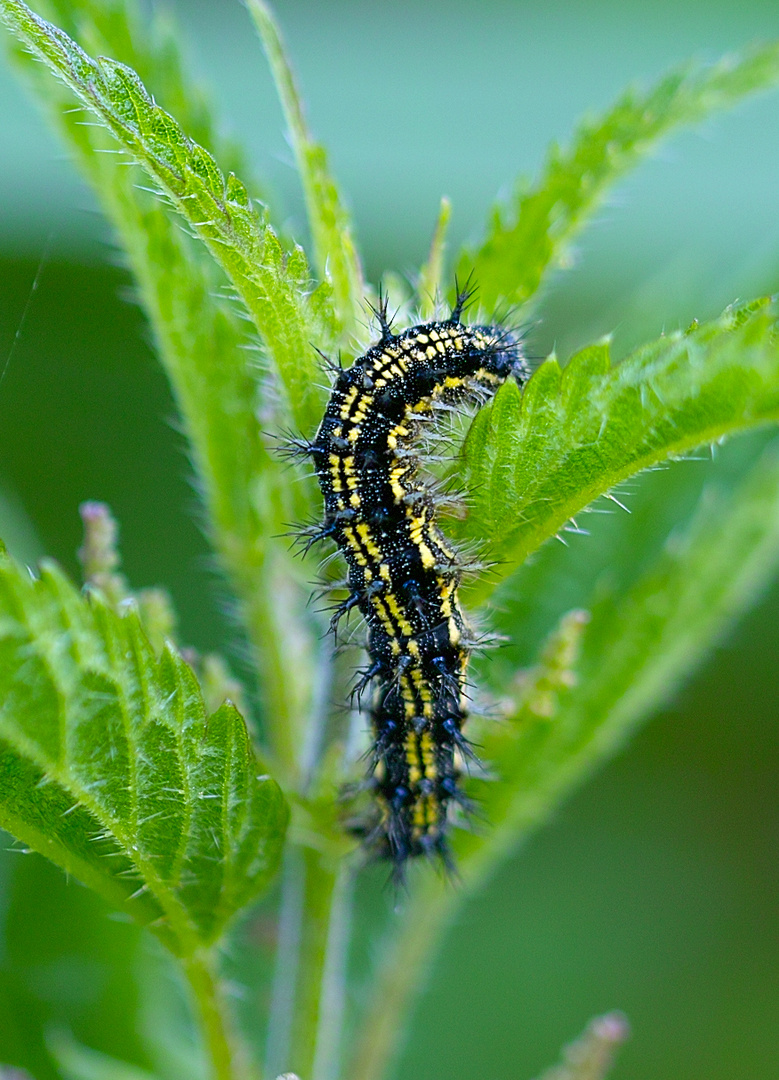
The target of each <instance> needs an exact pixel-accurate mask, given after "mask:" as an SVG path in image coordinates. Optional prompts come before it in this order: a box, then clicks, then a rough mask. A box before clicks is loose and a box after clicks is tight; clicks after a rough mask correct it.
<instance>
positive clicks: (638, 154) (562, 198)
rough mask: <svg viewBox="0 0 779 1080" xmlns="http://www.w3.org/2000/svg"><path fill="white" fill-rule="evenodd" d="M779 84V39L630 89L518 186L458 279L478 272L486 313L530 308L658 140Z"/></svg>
mask: <svg viewBox="0 0 779 1080" xmlns="http://www.w3.org/2000/svg"><path fill="white" fill-rule="evenodd" d="M777 81H779V42H776V41H771V42H768V43H767V44H765V45H760V46H758V47H756V48H753V49H751V50H748V51H746V52H744V53H742V54H740V55H736V56H734V57H726V58H725V59H724V60H721V61H720V62H719V63H718V64H716V65H714V66H712V67H709V68H703V69H693V70H690V69H689V68H684V69H682V70H681V71H677V72H672V73H671V74H670V75H667V76H665V77H664V78H663V79H661V81H660V82H659V83H657V84H656V85H655V86H654V87H653V88H652V89H650V90H649V91H648V92H646V93H640V92H638V91H636V90H630V91H628V92H627V93H626V94H624V95H623V96H622V97H621V98H620V99H619V100H618V101H617V103H616V104H615V105H614V107H613V108H612V109H611V110H610V111H609V112H608V113H606V115H605V116H603V117H602V118H600V119H598V120H592V121H589V122H587V123H585V124H583V125H582V127H581V128H580V129H579V132H578V133H577V135H576V136H575V138H574V140H573V143H572V145H571V146H570V148H569V149H567V150H561V149H559V148H558V147H553V149H552V151H551V153H550V155H549V159H548V161H547V163H546V167H545V169H544V172H543V174H542V176H541V178H540V179H539V180H538V182H537V183H536V184H534V185H533V186H530V187H528V186H527V185H525V184H522V185H520V186H518V188H517V191H516V193H515V195H514V197H513V198H512V200H511V202H510V204H509V206H507V207H497V208H496V209H495V210H494V211H493V213H492V219H491V221H490V223H489V227H488V230H487V236H486V238H485V240H484V242H483V244H482V245H481V247H480V248H479V249H478V250H476V251H466V252H464V253H463V255H462V256H461V258H460V260H459V261H458V272H459V273H460V275H461V276H462V277H463V278H464V277H465V276H466V275H467V274H468V273H469V272H470V271H471V270H473V272H474V280H475V281H476V283H477V284H478V286H479V300H480V303H481V304H482V306H483V307H484V308H485V309H487V310H493V309H494V308H495V306H496V305H497V304H498V303H499V302H504V303H505V302H507V303H509V304H525V303H527V301H528V300H529V299H530V298H531V297H533V296H534V295H535V294H536V292H537V291H538V289H539V286H540V285H541V284H542V283H543V281H544V278H545V276H546V275H548V272H549V271H550V270H553V269H556V268H557V267H559V266H560V265H562V264H564V262H565V260H566V255H567V248H568V244H569V243H570V241H571V239H572V237H573V236H574V235H575V233H576V232H577V231H578V230H579V229H580V228H581V227H582V226H583V225H584V224H585V223H586V221H587V220H588V219H589V218H590V217H591V216H592V214H593V212H594V211H595V210H596V209H597V208H598V206H599V205H600V203H601V201H602V199H603V197H604V195H605V194H606V192H607V191H608V189H609V187H611V186H612V185H613V184H614V183H615V182H616V181H617V180H619V179H620V178H621V177H622V176H623V175H624V174H625V173H626V172H627V170H628V169H630V168H631V167H633V166H634V165H636V164H637V163H638V162H639V161H640V160H641V158H642V157H643V156H644V155H645V154H647V153H648V152H649V151H650V150H651V149H652V147H653V146H654V145H655V144H656V143H657V142H658V140H659V139H661V138H662V137H663V136H664V135H666V134H668V133H669V132H670V131H672V130H673V129H674V128H677V127H680V126H681V125H683V124H691V123H695V122H697V121H700V120H702V119H703V118H704V117H706V116H709V115H710V114H712V113H716V112H719V111H721V110H722V109H725V108H728V107H730V106H732V105H735V104H736V103H737V102H739V101H740V100H741V99H742V98H744V97H745V96H746V95H747V94H750V93H754V92H755V91H757V90H764V89H766V88H768V87H771V86H774V85H775V84H776V82H777Z"/></svg>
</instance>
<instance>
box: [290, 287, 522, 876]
mask: <svg viewBox="0 0 779 1080" xmlns="http://www.w3.org/2000/svg"><path fill="white" fill-rule="evenodd" d="M471 295H472V292H471V290H469V289H467V288H466V290H465V291H462V292H458V295H457V301H456V303H455V306H454V308H453V309H452V312H451V315H450V316H449V318H448V319H444V320H441V321H435V322H429V323H424V324H421V325H417V326H412V327H410V328H409V329H406V330H403V331H402V332H400V333H398V334H394V333H393V331H392V325H391V321H390V320H389V319H388V317H387V301H386V298H385V299H384V300H382V299H381V298H380V300H379V305H378V307H377V308H374V309H373V310H374V314H375V315H376V317H377V319H378V321H379V323H380V326H381V338H380V340H379V341H378V342H377V344H375V345H373V346H372V347H371V348H369V349H368V351H367V352H366V353H365V355H364V356H361V357H359V358H358V359H357V360H355V361H354V363H353V364H352V366H351V367H350V368H348V369H346V370H343V369H340V367H339V368H338V369H336V371H337V374H336V378H335V382H334V385H333V387H332V391H331V395H330V399H329V401H328V403H327V407H326V409H325V413H324V417H323V419H322V422H321V424H320V427H319V430H318V432H317V434H316V437H315V438H314V440H313V441H312V442H310V443H305V444H304V452H305V453H307V454H309V455H310V456H311V458H312V459H313V463H314V467H315V470H316V475H317V478H318V481H319V485H320V488H321V491H322V497H323V500H324V510H325V512H324V522H323V523H322V524H321V526H317V527H315V528H314V529H313V530H311V531H310V532H309V533H308V537H307V546H309V545H310V544H312V543H314V542H316V541H319V540H323V539H325V538H331V539H333V540H334V541H335V543H336V544H337V546H338V548H339V549H340V552H341V553H342V555H343V557H344V558H345V560H346V563H347V566H348V589H349V593H348V596H347V598H346V599H345V600H344V601H343V602H342V603H340V604H339V605H338V606H337V607H336V608H335V610H334V613H333V619H332V621H331V628H332V629H333V630H334V631H335V630H336V628H337V625H338V622H339V620H340V619H341V618H342V617H343V616H344V615H346V614H347V613H348V612H349V611H351V610H352V609H354V608H357V609H358V610H359V611H360V613H361V614H362V616H363V618H364V619H365V622H366V623H367V629H368V641H367V651H368V656H369V661H370V662H369V664H368V666H367V668H366V669H365V670H363V671H362V672H361V673H359V675H358V679H357V681H356V683H355V686H354V690H353V694H354V695H356V697H357V700H358V702H359V700H360V698H361V695H362V694H363V692H364V691H365V690H366V689H367V688H368V687H369V685H371V684H373V694H372V703H371V707H370V717H371V726H372V733H373V745H372V749H371V751H370V754H369V757H370V774H369V775H370V781H369V783H370V786H371V787H372V788H373V791H374V794H375V800H376V809H377V812H376V815H375V817H376V820H375V821H374V822H373V824H372V825H371V827H370V828H364V829H363V832H364V833H365V834H366V843H367V845H368V846H369V847H370V848H371V849H373V850H374V851H375V852H377V853H378V854H379V855H380V856H383V857H386V858H389V859H390V860H391V861H392V862H393V864H394V868H395V875H396V877H397V878H400V879H402V876H403V872H404V867H405V864H406V861H407V860H408V859H409V858H412V857H415V856H420V855H426V856H430V857H433V856H436V857H439V858H440V859H441V860H442V861H443V862H444V864H445V865H447V866H448V865H449V864H450V861H451V860H450V856H449V849H448V845H447V825H448V821H449V818H450V816H451V810H452V808H453V807H454V806H456V805H460V806H461V807H465V808H467V805H468V800H467V799H466V797H465V795H464V793H463V790H462V788H461V786H460V773H461V769H460V764H461V763H462V758H463V757H464V756H467V755H468V754H469V753H471V750H470V744H469V742H468V740H467V739H466V737H465V736H464V735H463V731H462V728H463V724H464V722H465V720H466V718H467V714H468V710H467V697H466V676H467V669H468V661H469V656H470V653H471V651H472V648H473V645H474V639H473V634H472V631H471V629H470V627H469V624H468V622H467V620H466V618H465V615H464V614H463V611H462V608H461V606H460V602H459V599H458V586H459V584H460V578H461V573H462V567H461V564H460V560H459V558H458V555H457V553H456V552H455V550H454V549H453V548H452V547H451V546H450V545H449V544H448V542H447V541H446V539H445V537H444V536H443V534H442V532H441V531H440V529H439V527H438V525H437V523H436V515H435V499H434V497H433V495H432V492H431V489H430V487H429V485H426V484H425V483H424V482H423V481H422V480H421V479H420V477H419V461H418V446H419V440H420V436H421V434H422V432H423V430H427V425H428V424H429V422H430V421H431V420H433V419H434V417H435V414H436V412H437V411H438V410H441V409H451V408H452V406H454V405H457V404H462V403H465V402H468V401H470V402H473V403H476V404H479V403H481V402H483V401H485V400H486V399H487V398H488V397H489V396H491V395H492V394H493V393H494V392H495V391H496V390H497V388H498V387H499V386H500V385H501V383H503V382H504V381H505V380H506V379H507V378H508V377H509V376H513V377H514V378H515V379H517V381H518V382H519V383H520V385H521V384H522V383H524V382H525V381H526V380H527V378H528V375H529V371H528V368H527V365H526V363H525V360H524V358H523V355H522V349H521V344H520V341H519V339H518V337H517V336H516V335H515V334H514V333H512V332H510V331H508V330H506V329H505V328H503V327H501V326H481V325H479V326H467V325H464V324H463V323H462V322H461V321H460V320H461V318H462V313H463V309H464V307H465V305H466V304H467V302H468V300H469V299H470V296H471Z"/></svg>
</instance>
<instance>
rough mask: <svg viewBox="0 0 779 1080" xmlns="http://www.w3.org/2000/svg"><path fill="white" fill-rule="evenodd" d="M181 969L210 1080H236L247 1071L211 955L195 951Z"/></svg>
mask: <svg viewBox="0 0 779 1080" xmlns="http://www.w3.org/2000/svg"><path fill="white" fill-rule="evenodd" d="M183 967H184V973H185V975H186V977H187V981H188V982H189V986H190V990H191V991H192V997H193V999H194V1004H195V1008H196V1011H197V1017H198V1020H199V1022H200V1023H199V1027H200V1031H201V1035H202V1039H203V1050H204V1053H205V1056H206V1059H207V1061H208V1064H209V1067H210V1075H211V1080H239V1078H240V1077H243V1076H245V1075H246V1074H247V1072H248V1070H247V1068H246V1062H245V1059H244V1056H243V1053H242V1051H241V1049H240V1048H239V1047H238V1045H237V1043H236V1041H235V1037H234V1034H233V1032H232V1030H231V1026H230V1020H229V1017H228V1015H227V1006H226V1003H225V1001H224V996H223V991H222V987H221V985H220V981H219V976H218V974H217V964H216V959H215V956H214V953H213V952H212V951H205V950H203V951H197V952H195V953H193V954H192V955H191V956H189V957H185V958H184V960H183Z"/></svg>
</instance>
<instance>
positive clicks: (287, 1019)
mask: <svg viewBox="0 0 779 1080" xmlns="http://www.w3.org/2000/svg"><path fill="white" fill-rule="evenodd" d="M353 876H354V875H353V873H352V871H351V869H350V868H349V867H348V866H347V865H346V864H345V862H344V861H343V860H342V861H341V862H340V865H339V864H337V863H335V862H334V861H333V860H332V858H330V857H328V856H324V855H322V854H321V853H320V852H317V851H314V850H312V849H310V848H292V847H291V848H290V849H289V851H288V854H287V859H286V862H285V867H284V881H283V884H282V897H281V919H280V929H279V946H278V955H277V966H276V974H275V978H274V986H273V997H272V1002H271V1015H270V1024H269V1029H268V1045H267V1071H268V1074H269V1075H270V1076H275V1075H276V1074H278V1073H281V1072H289V1071H293V1072H294V1073H296V1074H297V1075H298V1076H301V1077H303V1078H304V1080H335V1078H336V1076H337V1071H338V1061H339V1055H340V1048H341V1032H342V1021H343V1000H344V989H345V982H346V958H347V951H348V945H349V929H350V925H349V924H350V919H349V916H350V912H351V902H352V886H353Z"/></svg>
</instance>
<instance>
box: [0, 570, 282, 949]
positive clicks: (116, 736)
mask: <svg viewBox="0 0 779 1080" xmlns="http://www.w3.org/2000/svg"><path fill="white" fill-rule="evenodd" d="M0 701H2V708H1V709H0V770H1V772H2V779H3V782H2V784H0V826H2V827H3V828H5V829H7V830H8V832H10V833H12V834H13V835H14V836H16V837H18V838H19V839H20V840H21V841H23V842H24V843H26V844H29V846H30V847H32V848H34V849H35V850H36V851H39V852H41V854H43V855H46V856H47V857H49V858H50V859H52V860H53V861H54V862H56V863H58V864H59V865H60V866H62V867H63V868H64V869H65V870H66V871H68V872H69V873H73V874H74V875H75V876H76V877H78V878H79V879H80V880H82V881H83V882H84V883H85V884H87V885H89V886H90V887H91V888H93V889H95V890H96V891H97V892H99V893H101V895H103V896H104V897H106V898H107V899H109V900H110V901H112V902H113V903H115V904H118V905H119V906H120V907H121V908H122V909H123V910H126V911H128V912H129V913H130V914H132V915H133V917H134V918H136V919H137V920H139V921H140V922H142V923H148V924H151V925H152V928H153V929H155V930H156V931H157V932H158V933H159V934H160V936H161V937H162V938H163V939H164V940H165V941H166V942H167V943H168V944H169V945H170V946H171V947H173V948H175V949H176V950H177V951H180V952H182V953H184V954H185V955H188V954H189V953H191V952H192V951H193V950H194V949H195V948H197V947H198V946H200V945H202V944H205V943H209V942H211V941H213V940H215V939H216V938H217V937H218V935H219V934H220V933H221V931H222V929H223V928H224V925H225V923H226V922H227V920H228V919H229V918H230V917H231V916H232V915H234V914H235V912H236V911H238V910H239V909H240V908H241V907H243V906H244V905H245V904H247V903H248V902H249V901H250V900H251V899H252V898H253V897H255V896H256V895H257V894H258V893H259V892H261V891H262V890H263V889H264V888H265V887H266V886H267V884H268V882H269V881H270V879H271V878H272V876H273V875H274V874H275V872H276V869H277V867H278V863H279V859H280V853H281V846H282V843H283V838H284V831H285V827H286V821H287V808H286V804H285V802H284V799H283V796H282V795H281V792H280V790H279V788H278V786H277V785H276V784H275V782H274V781H273V780H271V779H270V778H268V777H267V776H262V775H258V774H259V772H260V770H259V766H258V764H257V761H256V759H255V757H254V753H253V751H252V748H251V745H250V743H249V740H248V736H247V733H246V729H245V726H244V724H243V721H242V719H241V717H240V716H239V714H238V713H237V711H236V710H235V708H234V707H233V706H232V705H231V704H229V703H225V704H224V705H223V706H222V707H221V708H220V709H218V710H217V711H216V712H215V713H213V714H212V715H211V716H207V715H206V711H205V708H204V705H203V701H202V696H201V694H200V689H199V687H198V685H197V682H196V680H195V677H194V675H193V673H192V671H191V669H190V668H189V667H188V665H187V664H186V663H185V662H184V661H183V660H182V659H181V657H180V656H179V655H178V653H176V652H175V651H174V650H173V649H172V648H171V647H167V648H166V649H165V650H164V652H163V653H162V655H161V656H160V657H159V658H156V657H155V656H154V654H153V652H152V650H151V647H150V645H149V642H148V640H147V639H146V637H145V635H144V633H143V630H142V628H141V625H140V623H139V621H138V617H137V615H136V613H135V611H134V610H133V609H132V608H129V609H128V610H127V611H126V613H124V614H123V615H121V616H120V615H118V614H116V612H114V611H113V610H112V609H111V608H110V607H109V606H108V605H106V604H105V603H103V602H102V601H101V599H100V597H99V595H98V594H94V595H92V596H91V597H90V598H89V599H83V598H82V597H80V596H79V595H78V593H77V592H76V591H75V590H74V588H73V587H72V585H70V584H69V582H68V581H67V580H66V579H65V578H64V577H63V575H62V574H61V573H60V571H59V570H57V568H56V567H55V566H53V565H51V564H46V565H45V566H44V568H43V569H42V573H41V577H40V579H39V580H32V579H30V578H29V577H28V576H27V575H25V574H23V573H22V572H21V571H19V570H17V569H16V568H15V567H14V566H13V564H12V563H11V562H10V560H8V559H7V558H3V560H2V562H0Z"/></svg>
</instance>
